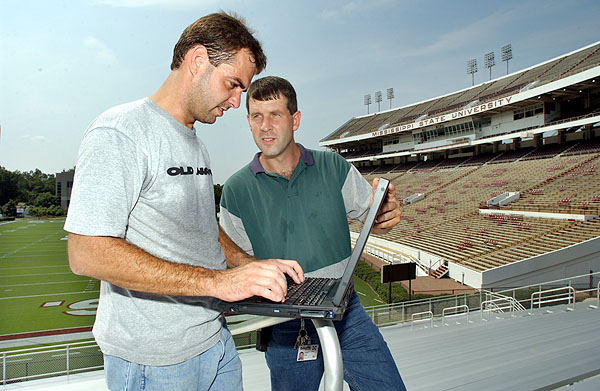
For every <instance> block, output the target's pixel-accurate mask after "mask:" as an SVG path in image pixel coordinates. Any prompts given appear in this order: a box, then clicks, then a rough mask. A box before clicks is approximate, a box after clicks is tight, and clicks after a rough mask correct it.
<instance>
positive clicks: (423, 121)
mask: <svg viewBox="0 0 600 391" xmlns="http://www.w3.org/2000/svg"><path fill="white" fill-rule="evenodd" d="M598 76H600V41H599V42H596V43H594V44H591V45H589V46H586V47H584V48H581V49H578V50H576V51H573V52H571V53H567V54H565V55H562V56H559V57H557V58H554V59H552V60H549V61H546V62H543V63H541V64H538V65H535V66H533V67H530V68H527V69H524V70H521V71H518V72H514V73H512V74H510V75H506V76H503V77H500V78H498V79H494V80H491V81H489V82H485V83H482V84H479V85H476V86H473V87H469V88H466V89H463V90H460V91H456V92H453V93H450V94H447V95H443V96H440V97H437V98H433V99H429V100H425V101H422V102H418V103H413V104H410V105H407V106H403V107H400V108H396V109H392V110H387V111H382V112H378V113H374V114H370V115H365V116H359V117H354V118H351V119H350V120H348V121H347V122H346V123H344V124H343V125H342V126H340V127H339V128H338V129H336V130H335V131H334V132H333V133H331V134H329V135H328V136H326V137H324V138H323V139H321V141H320V142H319V145H320V146H326V147H327V146H328V147H334V146H335V147H342V148H343V147H344V146H345V145H350V144H351V143H355V142H356V141H361V140H363V141H364V140H368V139H375V138H378V137H382V136H386V135H390V134H398V133H402V132H408V131H411V130H413V129H417V128H421V127H425V126H430V125H433V124H437V123H439V122H445V121H449V120H452V119H456V118H460V117H466V116H471V115H477V114H480V113H486V114H492V113H494V112H498V111H499V110H503V109H506V107H509V106H510V107H518V106H519V103H520V102H521V106H523V105H526V104H530V103H531V101H529V102H528V103H526V104H524V103H523V102H525V101H528V100H530V99H532V98H535V97H537V96H538V95H541V94H544V93H548V92H553V93H554V94H557V95H558V94H559V95H566V96H569V95H574V94H577V93H578V92H579V91H580V90H581V89H582V87H587V88H598V83H597V82H596V80H595V78H597V77H598ZM587 88H586V89H587Z"/></svg>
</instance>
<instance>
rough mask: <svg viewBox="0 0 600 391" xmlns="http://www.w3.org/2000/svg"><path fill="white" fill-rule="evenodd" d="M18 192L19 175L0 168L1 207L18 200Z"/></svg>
mask: <svg viewBox="0 0 600 391" xmlns="http://www.w3.org/2000/svg"><path fill="white" fill-rule="evenodd" d="M18 192H19V189H18V177H17V175H16V174H14V173H12V172H10V171H8V170H6V169H5V168H4V167H1V166H0V205H4V204H6V203H7V202H8V201H9V200H15V199H17V194H18Z"/></svg>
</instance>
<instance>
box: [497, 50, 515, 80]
mask: <svg viewBox="0 0 600 391" xmlns="http://www.w3.org/2000/svg"><path fill="white" fill-rule="evenodd" d="M500 51H501V52H502V61H506V74H507V75H508V60H512V58H513V55H512V47H511V45H510V43H509V44H508V45H505V46H502V48H501V49H500Z"/></svg>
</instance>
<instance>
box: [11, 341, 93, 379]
mask: <svg viewBox="0 0 600 391" xmlns="http://www.w3.org/2000/svg"><path fill="white" fill-rule="evenodd" d="M0 354H1V355H2V380H1V383H2V384H3V385H7V384H11V383H17V382H21V381H24V380H33V379H39V378H44V377H52V376H62V375H71V374H75V373H78V372H86V371H91V370H96V369H102V368H103V367H104V360H103V357H102V352H101V351H100V349H99V348H98V345H96V342H94V341H93V340H92V341H86V342H77V343H70V344H63V345H55V346H50V347H48V346H45V347H39V348H30V349H20V350H14V351H10V352H2V353H0Z"/></svg>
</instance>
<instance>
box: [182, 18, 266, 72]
mask: <svg viewBox="0 0 600 391" xmlns="http://www.w3.org/2000/svg"><path fill="white" fill-rule="evenodd" d="M252 34H253V31H251V30H250V29H249V28H248V27H247V26H246V24H245V21H244V19H243V18H242V17H240V16H238V15H234V14H232V15H229V14H226V13H225V12H220V13H215V14H210V15H206V16H203V17H202V18H200V19H198V20H197V21H195V22H194V23H192V24H190V25H189V26H188V27H187V28H186V29H185V30H183V33H182V34H181V37H180V38H179V41H178V42H177V44H176V45H175V49H174V50H173V61H172V62H171V70H174V69H177V68H179V67H180V66H181V62H182V61H183V58H184V57H185V54H186V53H187V52H188V50H190V49H191V48H192V47H194V46H196V45H202V46H204V47H205V48H206V50H207V51H208V60H209V61H210V63H211V64H212V65H214V66H218V65H219V64H222V63H227V62H231V61H232V59H233V57H234V56H235V54H236V53H237V52H238V51H239V50H241V49H244V48H246V49H248V50H250V52H251V53H252V56H253V57H254V59H253V60H254V65H255V66H256V74H259V73H260V72H262V70H263V69H264V68H265V66H266V65H267V57H266V56H265V54H264V53H263V50H262V47H261V45H260V42H258V40H257V39H256V38H254V36H253V35H252Z"/></svg>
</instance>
